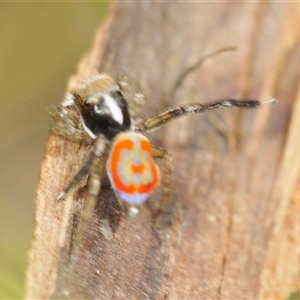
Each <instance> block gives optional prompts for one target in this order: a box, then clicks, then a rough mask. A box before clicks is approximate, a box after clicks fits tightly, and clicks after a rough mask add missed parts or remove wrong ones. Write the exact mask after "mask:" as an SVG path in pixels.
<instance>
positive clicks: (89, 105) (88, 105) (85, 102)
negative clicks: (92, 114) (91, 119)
mask: <svg viewBox="0 0 300 300" xmlns="http://www.w3.org/2000/svg"><path fill="white" fill-rule="evenodd" d="M84 106H85V107H86V108H90V107H91V106H92V103H91V102H90V101H88V100H86V101H84Z"/></svg>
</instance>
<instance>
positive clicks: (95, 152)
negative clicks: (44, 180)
mask: <svg viewBox="0 0 300 300" xmlns="http://www.w3.org/2000/svg"><path fill="white" fill-rule="evenodd" d="M104 149H105V140H104V139H103V137H102V136H99V137H98V138H97V139H96V140H95V142H94V145H93V148H92V150H91V151H90V153H89V156H88V158H87V160H86V162H85V163H84V164H83V165H82V167H81V168H80V170H79V171H78V172H77V174H76V175H75V176H74V178H73V180H72V181H71V182H70V183H69V184H68V185H67V187H66V188H65V190H64V191H63V192H62V193H61V194H60V195H59V196H58V198H57V201H60V200H62V199H63V198H64V197H65V196H66V195H67V194H68V193H69V192H70V191H71V190H72V189H73V188H74V187H75V186H76V185H77V184H78V183H79V182H80V181H81V180H82V179H83V178H84V177H85V176H86V175H87V174H88V172H89V171H90V169H91V167H92V166H93V164H94V162H95V158H99V157H100V156H101V154H102V153H103V151H104Z"/></svg>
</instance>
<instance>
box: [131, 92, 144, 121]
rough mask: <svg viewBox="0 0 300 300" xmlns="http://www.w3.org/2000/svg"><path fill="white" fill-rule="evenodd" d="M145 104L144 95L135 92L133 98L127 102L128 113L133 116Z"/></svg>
mask: <svg viewBox="0 0 300 300" xmlns="http://www.w3.org/2000/svg"><path fill="white" fill-rule="evenodd" d="M144 104H145V96H144V95H143V94H142V93H135V94H134V98H133V99H132V100H131V101H129V102H128V109H129V114H130V116H131V117H134V116H135V115H136V114H137V113H138V111H139V110H140V109H141V107H142V106H143V105H144Z"/></svg>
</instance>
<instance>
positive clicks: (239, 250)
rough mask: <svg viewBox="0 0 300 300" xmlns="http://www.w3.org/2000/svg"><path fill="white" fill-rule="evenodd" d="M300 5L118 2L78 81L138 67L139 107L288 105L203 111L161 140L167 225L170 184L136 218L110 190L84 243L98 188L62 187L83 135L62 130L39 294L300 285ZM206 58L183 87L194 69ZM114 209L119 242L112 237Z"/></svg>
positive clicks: (241, 293)
mask: <svg viewBox="0 0 300 300" xmlns="http://www.w3.org/2000/svg"><path fill="white" fill-rule="evenodd" d="M299 19H300V6H299V4H297V3H284V2H283V3H276V2H275V1H273V2H272V1H268V2H257V3H250V2H234V3H233V2H232V3H231V2H222V3H221V2H219V3H188V2H186V3H183V2H168V1H166V2H153V3H151V2H145V1H140V2H127V1H125V2H122V1H121V2H119V3H117V4H115V6H114V7H113V9H112V12H111V15H110V16H109V18H108V19H107V21H106V23H105V24H104V25H103V26H102V27H101V28H100V30H99V32H98V33H97V36H96V39H95V43H94V46H93V48H92V50H91V51H90V53H89V54H88V55H86V56H85V57H84V59H83V60H82V62H81V63H80V64H79V67H78V73H77V74H76V75H75V76H74V77H72V78H71V80H70V85H69V88H70V89H71V88H72V87H74V86H76V85H77V84H78V83H79V82H81V81H82V80H83V79H86V78H88V77H90V76H91V75H93V74H95V73H96V72H107V73H109V74H111V75H112V76H116V75H118V74H125V75H126V76H127V77H128V78H130V81H131V85H132V88H131V90H130V91H129V93H128V94H127V95H126V97H127V98H128V99H130V98H131V97H132V93H133V92H135V91H139V90H141V91H142V92H143V93H144V94H145V95H146V98H147V102H146V104H145V106H144V107H143V108H142V110H141V113H140V115H139V116H141V117H146V116H151V115H153V114H155V113H156V112H157V111H158V110H160V109H163V108H165V107H167V106H170V105H174V104H183V103H184V104H187V103H191V102H200V103H205V102H209V101H212V100H217V99H220V98H224V97H227V96H230V97H236V98H258V99H265V98H268V97H276V98H277V100H278V101H279V104H278V105H277V106H276V107H275V108H268V107H263V108H262V109H260V110H251V111H238V110H236V109H231V110H226V111H225V110H222V111H220V112H217V111H216V112H210V113H207V114H203V115H193V116H188V117H186V118H183V119H180V120H178V121H176V122H174V123H171V124H169V125H168V126H166V127H165V128H163V129H162V130H160V131H159V132H157V133H155V134H153V135H151V136H150V139H151V141H152V142H153V144H154V145H159V146H163V147H164V148H165V149H168V150H169V151H170V152H171V153H172V155H173V165H174V174H173V190H172V195H171V199H170V203H169V205H168V207H167V209H166V210H165V212H164V214H163V222H162V226H161V228H160V230H159V231H155V230H154V229H153V215H154V214H155V210H156V209H157V207H158V205H159V200H160V198H161V191H159V190H158V192H157V193H155V194H154V195H153V196H151V197H150V199H149V200H147V203H145V204H144V205H142V206H141V207H140V212H139V214H138V215H137V216H136V217H135V218H134V219H132V220H127V219H126V218H124V215H123V214H122V213H120V211H119V207H118V204H117V202H116V199H115V197H114V195H113V192H112V190H111V187H110V185H109V183H107V182H104V186H103V188H102V191H101V195H100V197H99V201H98V204H97V207H96V209H95V212H94V214H93V217H92V219H91V221H90V222H89V226H88V229H87V230H86V233H85V234H84V238H83V240H82V241H81V243H80V245H79V246H78V247H79V248H78V249H77V250H78V251H73V250H74V239H76V233H77V230H78V224H79V222H80V215H81V212H82V204H83V201H84V195H85V194H84V191H85V183H83V184H81V185H80V186H79V187H78V188H77V189H76V190H75V191H74V193H72V195H70V196H69V197H67V199H66V200H65V201H63V202H60V203H57V202H56V201H55V200H56V198H57V196H58V195H59V194H60V193H61V192H62V191H63V189H64V187H65V186H66V185H67V183H68V182H69V181H70V180H71V179H72V177H73V176H74V174H75V173H76V171H77V170H78V168H79V167H80V165H81V163H82V161H83V159H84V154H85V152H86V149H85V146H84V145H83V144H77V143H72V142H69V141H67V140H66V139H64V138H63V137H60V136H54V135H50V137H49V140H48V143H47V147H46V153H45V157H44V160H43V162H42V165H41V174H40V181H39V186H38V190H37V198H36V212H35V213H36V216H35V218H36V219H35V220H36V221H35V230H34V239H33V243H32V248H31V251H30V255H29V266H28V270H27V283H26V290H27V295H26V297H27V299H33V298H35V299H50V298H52V299H74V298H80V299H105V300H107V299H172V300H173V299H258V298H260V299H271V298H273V299H278V298H285V297H287V296H289V294H290V293H292V292H293V291H295V290H296V289H297V285H298V286H299V246H300V226H299V224H300V222H299V221H300V205H299V203H300V201H299V200H300V199H299V198H300V196H299V195H300V181H299V170H300V155H299V149H300V130H299V128H300V117H299V116H300V89H299V76H300V71H299V70H300V69H299V63H298V62H299V58H300V49H299V37H300V29H299V28H300V27H299ZM222 47H237V48H238V49H237V50H236V51H234V52H224V53H221V54H219V55H216V56H214V57H211V58H209V59H207V60H205V61H204V63H203V64H201V66H200V67H199V68H197V69H196V70H195V71H193V72H191V73H190V74H189V75H188V76H187V77H186V78H185V80H184V81H183V82H182V84H181V86H180V87H179V88H178V89H177V90H176V92H175V93H174V95H172V97H171V96H170V94H171V92H172V89H173V87H174V84H175V82H176V80H178V78H179V76H180V75H181V74H183V73H184V72H185V70H186V69H187V68H189V67H190V66H192V65H194V64H195V63H196V62H197V61H198V60H199V58H200V57H203V56H205V55H207V54H209V53H211V52H213V51H215V50H218V49H220V48H222ZM103 217H105V218H108V219H109V221H110V223H111V225H112V228H113V234H114V238H113V239H111V240H107V239H105V238H104V237H103V235H102V234H101V233H100V222H101V219H102V218H103Z"/></svg>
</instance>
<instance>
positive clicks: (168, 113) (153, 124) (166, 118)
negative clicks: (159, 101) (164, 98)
mask: <svg viewBox="0 0 300 300" xmlns="http://www.w3.org/2000/svg"><path fill="white" fill-rule="evenodd" d="M276 103H277V101H276V100H275V99H274V98H272V99H268V100H266V101H263V102H261V101H258V100H236V99H231V98H226V99H222V100H219V101H215V102H212V103H208V104H199V103H194V104H188V105H182V106H175V107H171V108H168V109H166V110H162V111H161V112H159V113H157V114H156V115H154V116H152V117H150V118H148V119H146V120H144V121H141V122H139V123H138V124H136V128H137V131H141V132H151V131H154V130H157V129H159V128H160V127H162V126H164V125H166V124H167V123H169V122H170V121H173V120H176V119H177V118H180V117H183V116H186V115H188V114H195V113H201V112H205V111H208V110H213V109H219V108H228V107H237V108H258V107H260V106H261V105H264V104H276Z"/></svg>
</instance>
